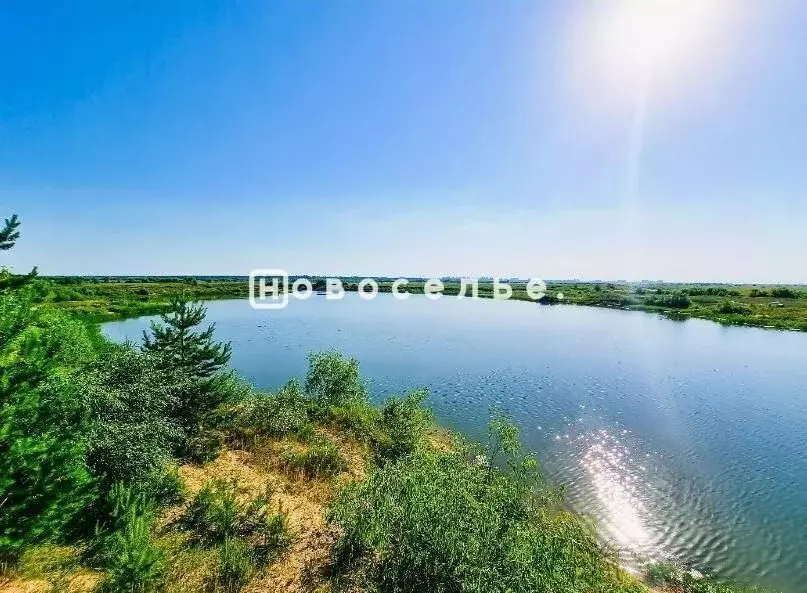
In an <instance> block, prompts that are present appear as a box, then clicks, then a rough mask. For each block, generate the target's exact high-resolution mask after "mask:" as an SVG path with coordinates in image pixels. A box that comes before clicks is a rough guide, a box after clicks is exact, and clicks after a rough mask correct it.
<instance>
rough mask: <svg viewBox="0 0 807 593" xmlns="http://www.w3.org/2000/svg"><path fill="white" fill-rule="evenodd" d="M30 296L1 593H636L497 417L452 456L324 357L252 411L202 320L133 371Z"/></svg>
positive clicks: (696, 590) (22, 326)
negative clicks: (482, 436) (483, 435)
mask: <svg viewBox="0 0 807 593" xmlns="http://www.w3.org/2000/svg"><path fill="white" fill-rule="evenodd" d="M36 293H37V291H36V290H35V289H34V288H33V287H30V288H28V289H23V290H21V291H18V292H16V293H15V294H12V295H3V296H0V306H1V307H2V308H1V309H0V321H2V323H0V359H1V360H3V361H4V364H3V366H2V368H1V369H0V372H2V379H3V381H2V382H0V389H1V390H2V391H0V396H2V401H3V413H2V416H0V420H2V423H3V431H0V450H2V451H3V452H4V456H3V457H2V459H0V500H2V502H3V505H4V513H3V515H1V516H0V588H2V590H3V591H4V592H9V593H22V592H25V593H39V592H41V593H46V592H47V593H57V592H58V593H61V592H63V591H67V592H74V593H78V592H90V591H92V592H95V593H119V592H124V591H125V592H137V593H158V592H164V593H209V592H219V591H220V592H225V593H237V592H239V591H254V592H275V591H277V592H280V591H300V592H302V591H311V592H313V591H322V592H325V591H331V592H337V591H345V592H347V591H352V592H367V593H371V592H379V593H381V592H413V593H414V592H420V591H446V592H457V593H460V592H464V591H475V592H479V593H486V592H491V593H493V592H504V591H508V592H513V593H517V592H524V593H526V592H545V593H554V592H556V591H564V592H571V593H575V592H576V593H590V592H592V591H596V592H600V593H642V592H646V591H649V590H650V589H649V588H648V587H647V586H646V585H645V584H644V583H642V582H641V581H639V580H637V579H636V578H635V577H633V576H631V575H629V574H628V573H626V572H625V571H623V570H622V569H621V568H620V562H619V557H618V555H617V554H616V553H615V551H614V550H613V549H611V548H610V547H609V546H608V545H607V544H604V543H603V542H602V541H601V539H600V538H599V537H598V534H597V531H596V528H595V527H594V525H593V524H592V523H590V522H589V521H588V520H587V519H585V518H583V517H581V516H578V515H576V514H574V513H571V512H569V511H568V510H566V509H565V506H564V503H563V491H562V489H559V488H557V487H555V486H553V485H551V484H547V483H546V482H545V481H544V480H543V478H542V475H541V473H540V472H539V470H538V465H537V463H536V461H535V458H534V457H533V456H532V455H530V454H528V453H525V452H523V451H522V450H521V446H520V443H519V440H518V429H517V428H516V427H515V426H514V425H512V424H511V423H510V422H509V421H508V420H507V419H506V418H501V417H498V418H494V419H493V420H492V422H491V425H490V427H489V439H488V441H487V442H486V443H481V444H477V443H467V442H464V441H463V440H462V439H461V438H459V437H457V436H452V435H448V434H446V433H444V432H441V431H439V430H437V429H436V427H435V426H434V424H433V422H432V419H431V415H430V413H429V412H428V410H427V408H426V407H424V403H425V400H426V399H427V397H428V394H427V393H426V392H425V391H413V392H411V393H408V394H406V395H404V396H400V397H391V398H388V399H387V400H386V401H385V402H384V403H383V404H382V405H381V406H380V407H374V406H372V405H371V404H370V403H369V402H370V398H369V394H368V392H367V388H366V386H365V383H364V381H363V380H362V378H361V375H360V373H359V366H358V362H357V361H355V360H351V359H347V358H345V357H343V356H342V355H340V354H338V353H334V352H325V353H318V354H312V355H311V356H310V364H309V370H308V374H307V376H306V380H305V383H304V385H303V384H300V383H299V382H298V381H296V380H292V381H290V382H289V383H288V384H287V385H286V386H284V387H283V388H282V389H280V390H279V391H277V392H275V393H266V392H260V391H257V390H255V389H254V388H253V387H251V386H250V385H248V384H245V383H244V382H242V381H241V380H240V379H239V378H238V377H237V376H235V375H234V374H232V373H231V372H228V371H226V369H224V368H223V367H222V366H221V365H222V364H223V362H224V359H226V358H227V356H228V354H229V351H228V349H227V347H226V345H217V344H215V343H214V342H212V341H211V340H212V338H213V336H212V334H209V333H206V332H204V331H203V330H202V329H201V328H200V329H199V331H198V332H196V331H195V330H194V329H193V328H195V327H196V326H197V325H198V324H199V322H201V316H200V315H197V313H200V312H201V310H200V309H194V308H193V307H188V306H186V305H185V304H183V303H181V302H174V303H173V304H172V311H173V312H172V314H171V315H169V316H168V317H166V318H165V320H166V326H165V327H164V328H163V330H162V331H161V332H157V331H155V334H154V336H153V338H152V341H151V342H147V343H146V344H144V348H143V349H142V350H141V349H140V348H137V347H135V346H133V345H124V346H121V345H113V344H110V343H107V342H105V341H104V340H103V339H102V338H100V336H99V335H98V333H97V328H94V327H93V326H90V325H88V324H86V323H80V322H77V321H76V320H75V319H74V318H73V317H71V316H69V315H66V314H65V313H64V312H60V311H58V310H54V309H53V307H50V306H45V307H42V306H41V305H40V304H38V303H37V301H36V300H35V297H36ZM189 320H190V321H189ZM172 329H176V330H177V331H180V330H181V331H183V332H184V333H182V336H183V337H182V339H174V338H177V337H178V335H177V334H171V330H172ZM211 361H212V362H211ZM211 364H212V365H213V366H211ZM213 367H215V368H213ZM206 369H207V370H209V371H211V372H204V371H205V370H206ZM682 574H683V573H682ZM687 574H689V573H687ZM651 576H653V578H654V579H655V580H654V582H655V583H657V584H656V585H655V586H657V587H661V589H656V590H666V591H671V592H687V593H689V592H692V593H702V592H705V593H710V592H714V593H717V592H721V593H722V592H734V591H739V590H741V589H739V588H734V587H731V586H729V585H722V584H717V583H713V582H712V581H710V580H709V579H691V578H689V577H685V578H682V579H679V580H674V579H675V578H677V573H675V572H672V571H670V572H669V573H663V574H662V572H661V571H660V569H657V570H656V572H655V573H653V575H651ZM662 577H663V578H664V579H665V580H662Z"/></svg>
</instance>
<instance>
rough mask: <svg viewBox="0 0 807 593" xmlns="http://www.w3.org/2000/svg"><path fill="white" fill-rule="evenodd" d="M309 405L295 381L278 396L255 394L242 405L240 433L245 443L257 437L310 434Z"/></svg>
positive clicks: (237, 421) (239, 422)
mask: <svg viewBox="0 0 807 593" xmlns="http://www.w3.org/2000/svg"><path fill="white" fill-rule="evenodd" d="M308 425H309V421H308V402H307V401H306V400H305V398H304V397H303V396H302V393H301V388H300V383H299V382H298V381H297V380H296V379H292V380H291V381H289V382H288V383H287V384H286V385H285V386H283V387H282V388H281V389H280V391H278V393H277V395H264V394H254V395H253V396H252V397H251V398H249V399H248V400H247V401H245V402H243V403H242V404H241V406H240V410H239V413H238V417H237V419H236V432H237V433H238V436H239V437H240V438H241V439H242V440H248V439H250V438H254V437H257V436H262V437H282V436H287V435H291V434H300V433H303V432H305V431H306V427H307V426H308Z"/></svg>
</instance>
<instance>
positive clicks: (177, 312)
mask: <svg viewBox="0 0 807 593" xmlns="http://www.w3.org/2000/svg"><path fill="white" fill-rule="evenodd" d="M206 316H207V309H206V308H205V306H204V305H202V304H201V303H198V302H190V301H187V300H185V299H184V298H181V297H179V298H173V299H172V300H171V305H170V309H169V311H168V313H166V314H164V315H161V316H160V319H161V320H162V322H163V324H164V325H160V324H157V323H155V322H152V323H151V334H152V335H151V336H149V335H148V332H145V331H144V332H143V350H144V351H146V352H151V353H153V354H157V355H158V356H159V357H160V358H161V360H162V361H163V363H164V364H165V365H166V366H168V367H170V368H172V369H175V370H178V371H180V372H183V373H185V374H186V375H187V376H188V377H190V378H192V379H200V380H201V379H209V378H210V377H212V376H213V375H215V374H216V373H217V372H218V371H219V370H221V368H222V367H224V366H225V365H226V364H227V363H228V362H229V361H230V356H231V354H232V347H231V345H230V344H229V343H227V344H224V343H221V342H216V341H215V340H214V339H213V333H214V332H215V329H216V324H215V323H213V324H210V325H209V326H208V328H207V329H206V330H204V331H197V330H196V327H197V326H198V325H199V324H200V323H202V321H204V320H205V317H206Z"/></svg>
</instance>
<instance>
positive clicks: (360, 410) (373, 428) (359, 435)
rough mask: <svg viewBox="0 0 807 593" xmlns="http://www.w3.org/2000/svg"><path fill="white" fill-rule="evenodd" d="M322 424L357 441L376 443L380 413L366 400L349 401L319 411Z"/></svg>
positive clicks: (379, 433)
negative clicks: (349, 435) (332, 427)
mask: <svg viewBox="0 0 807 593" xmlns="http://www.w3.org/2000/svg"><path fill="white" fill-rule="evenodd" d="M320 416H321V419H322V421H323V422H325V423H326V424H329V425H331V426H334V427H335V428H337V429H339V430H340V431H343V432H346V433H348V434H351V435H353V436H354V437H355V438H356V439H358V440H359V441H362V442H365V443H370V444H372V443H376V442H379V441H381V440H382V439H383V435H382V434H381V432H380V421H381V412H380V411H379V410H378V409H377V408H375V407H373V406H372V405H370V402H369V401H367V400H351V401H346V402H344V403H341V404H338V405H333V406H330V407H328V408H325V409H324V410H321V411H320Z"/></svg>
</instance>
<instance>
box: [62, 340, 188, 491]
mask: <svg viewBox="0 0 807 593" xmlns="http://www.w3.org/2000/svg"><path fill="white" fill-rule="evenodd" d="M76 389H77V390H78V391H80V393H81V394H82V396H83V397H84V400H85V402H86V406H87V407H88V409H89V410H90V413H91V415H92V417H93V423H92V425H91V426H90V430H89V431H88V435H87V441H88V453H87V459H88V464H89V467H90V469H91V470H92V471H93V473H94V474H95V475H96V476H98V477H99V478H100V479H101V480H102V481H103V483H104V484H108V485H109V484H113V483H115V482H126V483H128V484H141V485H142V486H143V487H144V488H145V487H146V486H145V483H146V482H147V481H148V480H150V479H151V478H153V477H154V476H156V475H159V473H160V472H162V471H165V468H166V467H167V465H168V464H169V463H170V462H171V461H172V459H173V452H174V451H175V450H176V448H177V446H178V445H179V443H180V442H181V441H182V436H183V435H182V431H181V429H180V427H179V425H178V424H177V423H176V421H175V420H174V419H173V418H172V413H173V408H174V406H175V405H176V403H177V401H178V397H179V396H178V393H179V391H180V390H181V389H183V384H182V380H181V379H179V378H177V377H176V376H174V375H172V374H171V373H170V372H167V371H165V370H163V369H161V368H160V366H159V365H158V361H157V360H156V359H155V358H154V357H153V356H150V355H146V354H141V353H139V352H136V351H135V350H133V349H132V348H131V346H129V345H123V346H109V347H108V348H107V350H106V352H104V354H103V355H102V356H101V357H100V358H99V360H98V361H97V362H96V363H94V364H93V365H92V366H91V367H90V368H89V369H87V371H86V372H85V373H83V374H82V378H81V380H80V381H78V382H77V384H76Z"/></svg>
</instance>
